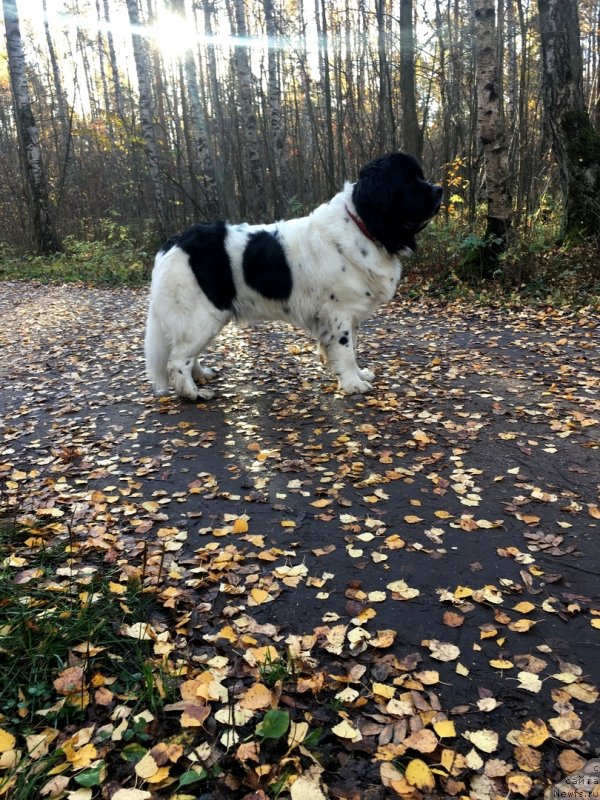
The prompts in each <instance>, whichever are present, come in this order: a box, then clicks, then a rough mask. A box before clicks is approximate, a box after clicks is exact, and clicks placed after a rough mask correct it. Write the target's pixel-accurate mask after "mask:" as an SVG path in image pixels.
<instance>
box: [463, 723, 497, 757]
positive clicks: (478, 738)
mask: <svg viewBox="0 0 600 800" xmlns="http://www.w3.org/2000/svg"><path fill="white" fill-rule="evenodd" d="M463 736H464V737H465V739H467V740H468V741H469V742H471V744H474V745H475V747H476V748H477V749H478V750H481V751H482V752H484V753H493V752H494V750H496V749H497V748H498V734H497V733H496V732H495V731H490V730H487V729H486V728H483V729H482V730H479V731H465V732H464V733H463Z"/></svg>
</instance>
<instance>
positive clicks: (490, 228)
mask: <svg viewBox="0 0 600 800" xmlns="http://www.w3.org/2000/svg"><path fill="white" fill-rule="evenodd" d="M494 6H495V0H475V6H474V9H475V41H476V46H477V130H478V135H479V142H480V145H481V149H482V152H483V164H484V170H485V187H486V194H487V204H488V208H487V226H486V239H487V240H488V241H489V250H490V253H491V254H492V256H493V255H494V254H497V253H499V252H501V251H502V250H503V249H504V248H505V246H506V238H507V235H508V231H509V228H510V223H511V214H512V203H511V198H510V193H509V190H508V148H507V145H506V134H505V130H504V120H503V117H502V113H501V84H500V80H499V78H500V76H499V74H498V63H497V55H496V54H497V49H496V30H495V27H496V26H495V22H496V10H495V7H494Z"/></svg>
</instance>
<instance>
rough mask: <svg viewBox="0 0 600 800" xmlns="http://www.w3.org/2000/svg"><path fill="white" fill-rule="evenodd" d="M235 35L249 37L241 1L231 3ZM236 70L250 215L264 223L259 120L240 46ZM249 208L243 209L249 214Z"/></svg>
mask: <svg viewBox="0 0 600 800" xmlns="http://www.w3.org/2000/svg"><path fill="white" fill-rule="evenodd" d="M234 10H235V26H236V34H237V36H238V37H239V38H240V39H241V40H242V41H243V40H245V39H247V37H248V30H247V26H246V12H245V9H244V0H234ZM235 66H236V71H237V77H238V81H239V87H240V110H241V113H242V118H243V121H244V144H245V149H246V157H247V159H248V167H249V171H250V178H251V187H252V194H251V199H250V200H249V202H250V203H251V208H252V215H253V217H255V219H264V217H265V214H266V202H265V200H266V198H265V186H264V174H263V165H262V159H261V153H260V144H259V140H258V120H257V117H256V110H255V105H254V87H253V85H252V83H253V81H252V70H251V67H250V55H249V52H248V48H247V47H245V46H243V45H242V44H241V43H240V44H238V45H237V47H236V48H235ZM249 211H250V208H248V209H246V213H249Z"/></svg>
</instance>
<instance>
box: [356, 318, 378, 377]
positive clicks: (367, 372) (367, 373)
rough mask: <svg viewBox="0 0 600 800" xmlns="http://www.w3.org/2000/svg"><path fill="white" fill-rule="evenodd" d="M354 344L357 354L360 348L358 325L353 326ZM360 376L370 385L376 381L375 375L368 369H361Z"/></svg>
mask: <svg viewBox="0 0 600 800" xmlns="http://www.w3.org/2000/svg"><path fill="white" fill-rule="evenodd" d="M352 342H353V344H354V351H355V352H356V348H357V347H358V325H353V326H352ZM358 374H359V375H360V377H361V378H362V379H363V381H368V383H372V382H373V381H374V380H375V373H374V372H373V371H372V370H370V369H367V368H366V367H365V368H364V369H360V368H359V370H358Z"/></svg>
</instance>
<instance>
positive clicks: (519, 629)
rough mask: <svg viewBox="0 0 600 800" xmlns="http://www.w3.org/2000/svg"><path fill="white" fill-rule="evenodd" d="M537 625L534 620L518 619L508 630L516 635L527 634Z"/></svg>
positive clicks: (511, 623)
mask: <svg viewBox="0 0 600 800" xmlns="http://www.w3.org/2000/svg"><path fill="white" fill-rule="evenodd" d="M536 624H537V623H536V621H535V620H534V619H517V620H515V621H514V622H510V623H509V625H508V628H509V630H511V631H515V633H527V631H529V630H531V629H532V628H533V627H534V625H536Z"/></svg>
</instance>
